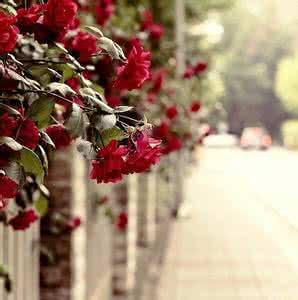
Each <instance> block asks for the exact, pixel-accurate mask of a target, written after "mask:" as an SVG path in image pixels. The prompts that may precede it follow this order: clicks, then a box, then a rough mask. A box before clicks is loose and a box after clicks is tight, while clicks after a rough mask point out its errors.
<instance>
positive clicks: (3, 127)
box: [0, 113, 17, 137]
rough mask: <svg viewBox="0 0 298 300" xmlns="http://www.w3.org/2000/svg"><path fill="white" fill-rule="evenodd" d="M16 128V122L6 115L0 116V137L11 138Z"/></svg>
mask: <svg viewBox="0 0 298 300" xmlns="http://www.w3.org/2000/svg"><path fill="white" fill-rule="evenodd" d="M16 127H17V122H16V120H15V119H14V118H13V117H12V116H10V115H9V114H8V113H4V114H3V115H2V116H0V136H10V137H11V136H12V135H13V133H14V131H15V129H16Z"/></svg>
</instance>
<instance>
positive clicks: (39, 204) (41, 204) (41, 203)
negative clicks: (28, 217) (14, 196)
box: [34, 194, 49, 217]
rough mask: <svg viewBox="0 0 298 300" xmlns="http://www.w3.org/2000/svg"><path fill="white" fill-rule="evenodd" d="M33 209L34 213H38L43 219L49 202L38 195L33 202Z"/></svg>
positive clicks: (41, 195)
mask: <svg viewBox="0 0 298 300" xmlns="http://www.w3.org/2000/svg"><path fill="white" fill-rule="evenodd" d="M34 207H35V209H36V211H37V212H38V214H39V215H40V216H41V217H43V216H45V215H46V214H47V212H48V208H49V201H48V199H47V198H46V197H45V196H44V195H43V194H40V197H39V199H38V200H37V201H35V202H34Z"/></svg>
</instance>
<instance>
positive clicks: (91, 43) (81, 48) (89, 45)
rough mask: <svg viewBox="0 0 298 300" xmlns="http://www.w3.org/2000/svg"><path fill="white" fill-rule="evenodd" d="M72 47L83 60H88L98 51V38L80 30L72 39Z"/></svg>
mask: <svg viewBox="0 0 298 300" xmlns="http://www.w3.org/2000/svg"><path fill="white" fill-rule="evenodd" d="M71 48H72V50H74V51H75V52H77V53H78V54H79V57H80V60H81V61H82V62H87V61H89V60H90V58H91V56H92V54H94V53H96V51H97V44H96V38H95V37H94V36H93V35H91V34H89V33H88V32H82V31H80V32H79V33H78V34H77V35H76V36H75V37H74V39H73V40H72V42H71Z"/></svg>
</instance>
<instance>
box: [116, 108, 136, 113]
mask: <svg viewBox="0 0 298 300" xmlns="http://www.w3.org/2000/svg"><path fill="white" fill-rule="evenodd" d="M132 109H133V107H132V106H117V107H115V108H114V111H115V113H118V114H119V113H125V112H127V111H130V110H132Z"/></svg>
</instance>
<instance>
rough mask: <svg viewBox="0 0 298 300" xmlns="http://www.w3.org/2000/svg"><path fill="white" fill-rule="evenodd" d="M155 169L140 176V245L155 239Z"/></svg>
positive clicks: (145, 244)
mask: <svg viewBox="0 0 298 300" xmlns="http://www.w3.org/2000/svg"><path fill="white" fill-rule="evenodd" d="M155 175H156V173H155V171H151V172H147V173H144V174H140V175H139V176H138V204H137V210H138V222H137V224H138V226H137V227H138V236H137V242H138V246H141V247H147V246H149V245H151V244H152V243H153V242H154V240H155V230H156V228H155V222H156V186H155V184H156V182H155V179H156V178H155Z"/></svg>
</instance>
